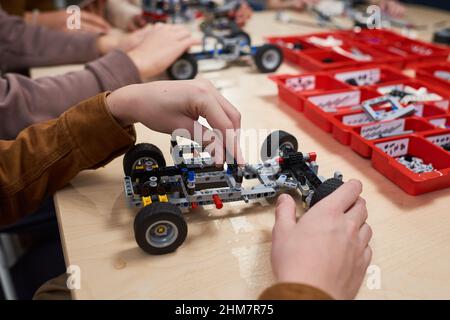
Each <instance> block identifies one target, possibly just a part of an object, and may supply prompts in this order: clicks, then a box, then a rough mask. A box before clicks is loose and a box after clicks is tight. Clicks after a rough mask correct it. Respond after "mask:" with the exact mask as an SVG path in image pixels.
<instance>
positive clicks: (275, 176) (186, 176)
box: [123, 131, 343, 254]
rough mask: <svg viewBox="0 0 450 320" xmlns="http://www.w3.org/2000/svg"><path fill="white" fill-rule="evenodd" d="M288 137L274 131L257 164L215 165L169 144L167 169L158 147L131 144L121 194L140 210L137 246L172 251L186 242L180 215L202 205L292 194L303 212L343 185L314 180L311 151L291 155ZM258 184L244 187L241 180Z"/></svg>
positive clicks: (194, 148) (196, 149)
mask: <svg viewBox="0 0 450 320" xmlns="http://www.w3.org/2000/svg"><path fill="white" fill-rule="evenodd" d="M297 148H298V143H297V140H296V138H295V137H294V136H292V135H290V134H288V133H286V132H284V131H276V132H273V133H272V134H270V135H269V136H268V137H267V138H266V140H265V141H264V143H263V146H262V149H261V157H262V159H264V161H263V162H262V163H259V164H255V165H250V164H246V165H245V166H238V165H236V164H231V165H230V164H228V165H226V168H225V165H223V166H221V167H218V166H217V165H215V164H213V163H212V161H211V157H210V155H209V154H208V153H206V152H204V151H203V150H202V149H203V148H202V147H201V146H199V145H198V144H195V143H190V144H185V145H181V144H179V143H178V142H177V141H172V157H173V158H174V162H175V163H177V162H176V161H175V160H176V159H177V160H179V159H182V161H181V163H179V164H176V165H173V166H167V165H166V161H165V159H164V157H163V154H162V152H161V150H160V149H158V148H157V147H156V146H154V145H152V144H148V143H141V144H137V145H135V146H134V148H132V149H131V150H130V151H129V152H128V153H127V154H126V155H125V157H124V160H123V166H124V171H125V178H124V186H125V196H126V198H127V200H128V202H129V204H130V206H131V207H138V208H141V209H140V211H139V212H138V214H137V215H136V218H135V220H134V233H135V238H136V242H137V244H138V246H139V247H140V248H141V249H143V250H144V251H145V252H147V253H149V254H165V253H170V252H173V251H175V250H176V249H177V248H178V247H179V246H180V245H181V244H182V243H183V242H184V240H185V239H186V236H187V231H188V227H187V223H186V220H185V218H184V216H183V214H182V213H186V212H189V211H190V210H192V209H196V208H198V207H202V206H206V205H215V207H216V208H217V209H221V208H222V207H223V204H224V203H227V202H235V201H244V202H246V203H248V202H249V201H250V200H254V199H256V200H258V199H268V198H273V197H275V196H277V195H279V194H280V193H282V192H286V191H289V190H298V191H299V193H300V195H301V199H302V201H303V204H304V206H305V208H306V209H308V208H310V207H312V206H314V204H316V203H317V202H319V201H320V200H321V199H323V198H324V197H326V196H327V195H329V194H330V193H332V192H333V191H334V190H336V189H337V188H338V187H339V186H341V185H342V184H343V182H342V174H340V173H339V172H335V174H334V177H333V178H330V179H327V180H325V179H324V178H322V177H319V176H318V165H317V164H316V161H315V160H316V155H315V153H302V152H299V151H297ZM252 179H254V180H257V181H259V184H257V185H256V186H255V185H254V186H252V187H245V186H244V184H243V182H244V180H252Z"/></svg>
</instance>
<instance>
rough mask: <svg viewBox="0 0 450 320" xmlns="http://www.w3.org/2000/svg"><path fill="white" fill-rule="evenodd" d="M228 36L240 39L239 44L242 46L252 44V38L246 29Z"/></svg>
mask: <svg viewBox="0 0 450 320" xmlns="http://www.w3.org/2000/svg"><path fill="white" fill-rule="evenodd" d="M227 38H230V39H239V44H240V45H241V46H244V45H248V46H250V45H251V44H252V39H251V38H250V35H249V34H248V33H247V32H244V31H238V32H235V33H232V34H230V35H229V36H227Z"/></svg>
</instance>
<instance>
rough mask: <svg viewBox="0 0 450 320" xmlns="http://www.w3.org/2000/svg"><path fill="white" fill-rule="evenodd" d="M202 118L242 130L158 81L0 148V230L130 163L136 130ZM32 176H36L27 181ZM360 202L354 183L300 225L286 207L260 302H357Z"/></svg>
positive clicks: (362, 240)
mask: <svg viewBox="0 0 450 320" xmlns="http://www.w3.org/2000/svg"><path fill="white" fill-rule="evenodd" d="M200 117H204V118H206V120H207V121H208V123H209V124H210V125H211V127H212V128H213V129H216V130H219V131H220V132H222V134H223V136H225V137H232V138H233V139H235V138H236V136H237V135H238V133H237V130H239V129H240V127H241V117H240V113H239V112H238V111H237V109H236V108H235V107H234V106H233V105H231V104H230V103H229V102H228V101H227V100H226V99H225V98H224V97H223V96H222V95H221V94H220V93H219V92H218V91H217V90H216V89H215V88H214V86H213V85H212V84H211V83H210V82H208V81H205V80H188V81H161V82H152V83H147V84H136V85H131V86H127V87H124V88H121V89H118V90H116V91H114V92H113V93H110V94H109V93H102V94H99V95H97V96H95V97H93V98H90V99H88V100H85V101H83V102H81V103H79V104H78V105H76V106H74V107H73V108H70V109H69V110H68V111H66V112H65V113H64V114H62V115H61V116H60V117H59V118H57V119H54V120H50V121H47V122H43V123H40V124H36V125H33V126H30V127H28V128H26V129H24V130H23V131H22V132H21V133H20V134H19V136H18V137H17V138H16V139H14V140H10V141H5V140H0V226H5V225H8V224H11V223H14V222H15V221H17V220H18V219H20V218H22V217H23V216H25V215H27V214H30V213H31V212H33V210H35V209H36V208H37V207H38V205H39V203H40V202H41V201H42V199H44V198H46V197H48V196H49V195H52V194H53V193H55V192H56V191H57V190H58V189H60V188H62V187H64V186H65V185H66V184H67V183H69V182H70V180H71V179H72V178H74V177H75V176H76V175H77V174H78V173H79V172H80V171H82V170H87V169H96V168H99V167H102V166H104V165H106V164H107V163H108V162H110V161H111V160H113V159H114V158H116V157H118V156H120V155H121V154H123V153H125V152H126V151H127V150H128V149H129V148H131V147H132V146H133V145H134V143H135V141H136V133H135V131H134V128H133V124H134V123H137V122H140V123H142V124H143V125H145V126H146V127H148V128H149V129H151V130H155V131H159V132H163V133H169V134H170V133H172V132H173V131H174V130H176V129H179V128H185V129H187V130H189V131H190V132H193V130H194V125H195V124H197V125H198V122H197V121H198V119H199V118H200ZM225 132H227V133H228V134H227V133H225ZM230 132H234V133H235V135H230V134H229V133H230ZM222 143H223V145H227V144H226V141H223V142H222ZM228 145H230V144H228ZM234 145H235V144H234ZM228 151H229V152H230V153H231V154H233V155H234V154H236V153H235V152H238V150H228ZM27 168H39V170H35V171H34V172H35V174H32V175H30V174H28V172H29V171H28V170H27ZM361 192H362V185H361V183H360V182H359V181H356V180H350V181H349V182H346V183H345V184H344V185H342V186H341V187H340V188H339V189H338V190H336V191H335V192H334V193H332V194H331V195H329V196H328V197H326V198H324V199H323V200H321V201H320V202H318V203H317V204H316V205H315V206H314V207H313V208H311V209H310V210H309V211H308V212H307V213H306V214H304V215H303V216H302V217H301V218H300V219H299V220H298V221H297V219H296V203H295V202H294V200H293V199H292V198H291V197H290V196H288V195H282V196H280V197H279V199H278V202H277V208H276V220H275V225H274V228H273V243H272V254H271V257H272V259H271V260H272V268H273V271H274V274H275V278H276V281H277V283H276V284H275V285H273V286H271V287H270V288H268V289H266V290H265V291H264V292H263V293H262V295H261V296H260V298H261V299H352V298H354V297H355V295H356V294H357V292H358V290H359V288H360V286H361V283H362V281H363V278H364V275H365V272H366V269H367V267H368V265H369V263H370V261H371V257H372V250H371V248H370V246H369V242H370V239H371V236H372V230H371V228H370V227H369V225H368V224H367V223H366V220H367V216H368V213H367V208H366V204H365V201H364V200H363V199H362V198H361V196H360V194H361ZM66 279H67V278H66V277H65V276H64V275H63V276H60V277H58V278H56V279H53V280H51V281H50V282H48V283H47V284H45V285H44V286H42V287H41V288H40V289H39V290H38V292H37V293H36V295H35V298H36V299H70V292H69V290H68V289H67V286H66Z"/></svg>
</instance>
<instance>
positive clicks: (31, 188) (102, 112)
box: [0, 93, 136, 226]
mask: <svg viewBox="0 0 450 320" xmlns="http://www.w3.org/2000/svg"><path fill="white" fill-rule="evenodd" d="M135 140H136V134H135V131H134V128H133V127H132V126H130V127H127V128H122V127H121V126H120V125H119V124H118V123H117V121H116V120H115V119H114V118H113V116H112V115H111V114H110V113H109V110H108V109H107V107H106V94H105V93H103V94H100V95H97V96H95V97H93V98H91V99H89V100H86V101H84V102H81V103H80V104H78V105H77V106H75V107H72V108H71V109H69V110H68V111H66V112H65V113H64V114H62V115H61V116H60V117H59V118H57V119H55V120H50V121H48V122H43V123H39V124H36V125H33V126H31V127H28V128H27V129H25V130H23V131H22V132H21V133H20V134H19V135H18V137H17V138H16V139H15V140H10V141H5V140H0V226H2V225H7V224H10V223H13V222H15V221H17V220H18V219H19V218H21V217H22V216H24V215H26V214H28V213H31V212H33V211H34V210H35V209H37V207H38V206H39V204H40V202H41V201H42V200H43V199H44V198H45V197H47V196H48V195H51V194H53V193H54V192H55V191H57V190H58V189H60V188H61V187H63V186H64V185H65V184H67V183H68V182H69V181H70V180H71V179H72V178H74V177H75V176H76V175H77V174H78V173H79V172H80V171H82V170H84V169H95V168H98V167H101V166H104V165H105V164H106V163H108V162H109V161H111V160H112V159H114V158H115V157H117V156H119V155H120V154H122V153H124V152H126V151H127V150H128V149H129V148H130V147H131V146H132V145H133V144H134V142H135Z"/></svg>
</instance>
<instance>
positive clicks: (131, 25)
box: [127, 14, 147, 31]
mask: <svg viewBox="0 0 450 320" xmlns="http://www.w3.org/2000/svg"><path fill="white" fill-rule="evenodd" d="M146 25H147V20H145V18H144V16H143V15H142V14H138V15H135V16H134V17H133V18H132V19H131V20H130V21H129V22H128V24H127V30H128V31H136V30H138V29H140V28H143V27H145V26H146Z"/></svg>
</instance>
